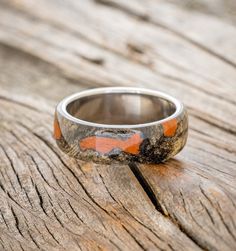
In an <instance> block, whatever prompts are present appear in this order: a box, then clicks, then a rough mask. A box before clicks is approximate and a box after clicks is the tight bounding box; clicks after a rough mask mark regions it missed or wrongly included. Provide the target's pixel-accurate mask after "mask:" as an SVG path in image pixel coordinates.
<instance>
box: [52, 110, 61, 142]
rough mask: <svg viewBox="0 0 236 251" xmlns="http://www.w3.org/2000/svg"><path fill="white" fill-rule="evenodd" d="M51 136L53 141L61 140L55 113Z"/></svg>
mask: <svg viewBox="0 0 236 251" xmlns="http://www.w3.org/2000/svg"><path fill="white" fill-rule="evenodd" d="M53 136H54V138H55V139H60V138H61V128H60V125H59V122H58V119H57V114H56V113H55V118H54V133H53Z"/></svg>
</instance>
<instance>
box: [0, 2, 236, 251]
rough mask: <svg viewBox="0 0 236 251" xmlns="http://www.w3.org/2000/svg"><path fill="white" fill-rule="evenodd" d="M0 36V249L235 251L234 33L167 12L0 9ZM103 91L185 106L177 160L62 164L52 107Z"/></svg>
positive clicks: (83, 6) (33, 6)
mask: <svg viewBox="0 0 236 251" xmlns="http://www.w3.org/2000/svg"><path fill="white" fill-rule="evenodd" d="M155 13H161V14H160V15H156V14H155ZM186 20H188V22H185V21H186ZM202 24H204V29H202V27H203V25H202ZM0 26H1V29H0V69H1V72H0V105H1V109H0V118H1V120H0V139H1V140H0V159H1V161H0V201H1V203H0V222H1V223H2V224H1V226H0V230H1V231H0V250H220V251H221V250H235V249H236V210H235V209H236V169H235V167H236V157H235V156H236V143H235V142H236V126H235V125H236V109H235V104H236V101H235V95H236V86H235V80H236V62H235V50H234V48H235V41H236V30H235V26H234V24H232V23H231V24H230V23H229V22H225V20H223V19H219V18H217V17H213V16H209V15H208V16H207V15H205V14H203V13H202V12H200V11H199V10H198V11H195V12H192V11H190V10H189V9H187V8H182V7H177V6H176V5H174V4H173V3H170V2H166V1H153V0H148V1H146V2H145V4H144V3H143V2H141V1H137V0H132V1H116V0H111V1H105V0H97V1H90V0H87V1H82V0H79V1H78V0H68V1H66V2H64V1H56V0H50V1H46V0H41V1H31V0H21V1H15V0H8V1H6V0H2V1H1V2H0ZM212 31H217V32H212ZM110 85H123V86H126V85H129V86H145V87H149V88H153V89H156V90H161V91H165V92H168V93H170V94H172V95H174V96H176V97H177V98H179V99H181V100H183V101H184V102H185V103H186V105H187V107H188V110H189V115H190V133H189V141H188V144H187V146H186V148H185V149H184V151H183V152H182V153H181V154H180V155H178V156H177V157H176V158H174V159H173V160H171V161H169V162H167V163H165V164H161V165H136V164H135V163H132V164H130V165H129V166H126V165H110V166H109V165H95V164H92V163H84V162H81V161H76V160H74V159H71V158H69V157H68V156H66V155H64V154H63V153H62V152H61V151H60V150H59V149H58V148H57V146H56V144H55V142H54V140H53V138H52V124H53V113H54V107H55V105H56V103H57V102H58V101H59V100H60V99H61V98H62V97H64V96H66V95H68V94H70V93H73V92H76V91H79V90H81V89H85V88H90V87H96V86H110Z"/></svg>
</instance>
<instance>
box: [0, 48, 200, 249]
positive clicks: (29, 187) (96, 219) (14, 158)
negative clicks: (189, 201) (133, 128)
mask: <svg viewBox="0 0 236 251" xmlns="http://www.w3.org/2000/svg"><path fill="white" fill-rule="evenodd" d="M0 55H1V57H0V58H1V60H0V62H1V66H3V65H4V67H3V68H1V69H2V75H1V76H2V78H3V79H5V80H4V81H1V84H2V85H3V86H4V88H5V90H4V95H5V96H4V97H3V94H2V92H1V98H0V103H1V111H0V117H1V124H0V125H1V130H0V138H1V144H0V145H1V146H0V156H1V157H0V158H1V164H0V165H1V166H0V184H1V188H0V193H1V195H0V200H1V206H0V211H1V216H0V219H1V223H2V224H1V234H0V236H1V238H2V241H1V244H2V245H3V247H4V250H10V246H9V245H11V244H10V243H11V242H12V239H13V240H14V242H13V245H15V247H14V249H15V250H17V248H16V247H18V246H22V249H24V250H39V249H43V250H45V249H46V250H48V249H50V250H79V249H82V250H99V249H102V250H105V249H108V250H142V249H150V250H154V249H164V250H171V249H177V250H181V249H183V248H185V246H186V247H188V248H189V250H200V248H198V246H197V245H196V244H194V242H192V241H191V240H190V239H189V238H188V237H186V235H185V234H183V233H182V232H181V231H180V230H179V229H178V227H177V226H176V225H175V224H173V223H172V222H171V221H170V220H169V219H167V218H166V217H164V216H163V215H162V214H160V212H158V211H157V210H156V209H155V207H154V205H153V204H152V203H151V201H150V199H149V198H148V196H147V195H146V193H145V192H144V190H143V188H142V187H141V186H140V184H139V183H138V181H137V180H136V178H135V176H134V175H133V173H132V172H131V170H130V169H129V168H128V167H127V166H122V165H120V166H117V165H112V166H105V165H103V166H102V165H94V164H91V163H83V162H80V161H79V162H77V161H75V160H74V159H71V158H69V157H68V156H66V155H64V154H62V153H61V152H60V150H59V149H58V147H57V146H56V144H55V142H54V140H53V138H52V135H51V134H52V133H51V126H52V120H53V110H54V106H55V103H56V100H57V99H58V96H61V97H62V96H63V95H64V93H63V92H62V89H65V88H68V89H69V90H70V91H72V90H73V89H74V88H75V87H76V89H78V88H81V86H80V85H77V86H75V85H74V84H73V83H69V81H68V82H67V83H65V79H64V77H63V76H61V74H58V72H57V70H55V68H54V66H52V65H48V64H46V63H44V62H43V61H39V60H38V59H37V58H35V57H32V56H29V55H27V54H25V53H22V52H19V51H17V50H14V49H13V48H10V47H6V46H1V47H0ZM3 59H4V60H3ZM19 65H20V67H22V69H27V80H25V78H24V76H25V72H24V71H18V73H17V74H18V77H17V78H16V79H15V80H14V78H15V75H14V76H13V75H12V69H16V68H17V67H19ZM53 72H54V74H53ZM55 78H56V80H57V81H53V80H55ZM43 79H47V81H49V82H50V85H49V86H48V87H47V85H45V81H42V80H43ZM32 80H34V82H32ZM4 82H5V84H6V86H5V85H4ZM7 83H11V84H10V85H11V86H10V87H7ZM19 85H20V86H21V85H22V86H23V88H22V89H21V88H19ZM32 85H33V86H32ZM27 86H28V87H27ZM7 88H9V89H8V90H7ZM13 88H19V89H20V92H21V93H18V96H20V97H21V100H16V99H14V97H13V98H12V99H10V94H11V92H12V90H13ZM40 88H42V89H43V88H46V90H48V88H52V90H55V91H54V92H47V95H46V94H43V92H39V89H40ZM57 90H58V92H57ZM7 92H8V96H7V95H6V93H7ZM29 93H30V95H31V97H32V98H35V99H36V98H38V97H39V95H41V100H42V101H41V102H40V101H39V102H37V104H36V103H34V102H32V103H31V104H30V102H29V100H28V101H27V102H25V103H24V101H23V98H24V97H27V95H28V94H29ZM48 99H50V100H51V102H52V103H53V105H50V104H48V109H46V110H45V111H43V110H42V111H40V110H39V109H40V104H41V103H43V102H46V100H48ZM30 105H31V106H30ZM121 188H122V191H121Z"/></svg>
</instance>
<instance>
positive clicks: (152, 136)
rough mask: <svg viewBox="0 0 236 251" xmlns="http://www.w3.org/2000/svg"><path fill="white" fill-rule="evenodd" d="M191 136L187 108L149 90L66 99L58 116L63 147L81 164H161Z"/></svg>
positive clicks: (103, 92)
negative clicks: (91, 162)
mask: <svg viewBox="0 0 236 251" xmlns="http://www.w3.org/2000/svg"><path fill="white" fill-rule="evenodd" d="M187 135H188V116H187V112H186V109H185V107H184V106H183V104H182V103H181V102H179V101H178V100H177V99H175V98H173V97H171V96H169V95H167V94H164V93H161V92H157V91H153V90H148V89H142V88H127V87H126V88H123V87H108V88H97V89H91V90H87V91H83V92H79V93H76V94H74V95H71V96H69V97H67V98H65V99H63V100H62V101H61V102H60V103H59V104H58V106H57V107H56V111H55V119H54V138H55V139H56V141H57V144H58V146H59V147H60V148H61V149H62V150H63V151H64V152H66V153H68V154H69V155H70V156H72V157H75V158H78V159H81V160H87V161H90V160H91V161H94V162H100V163H111V162H112V161H120V162H126V163H129V162H132V161H137V162H140V163H160V162H164V161H166V160H168V159H169V158H171V157H173V156H174V155H176V154H177V153H178V152H180V151H181V150H182V148H183V147H184V146H185V143H186V140H187Z"/></svg>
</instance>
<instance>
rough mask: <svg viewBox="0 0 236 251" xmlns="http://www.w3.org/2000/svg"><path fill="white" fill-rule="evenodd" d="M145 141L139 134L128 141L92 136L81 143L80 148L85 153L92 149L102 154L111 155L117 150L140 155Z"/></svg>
mask: <svg viewBox="0 0 236 251" xmlns="http://www.w3.org/2000/svg"><path fill="white" fill-rule="evenodd" d="M142 141H143V139H142V137H141V135H140V134H139V133H135V134H133V135H132V136H131V137H130V138H128V139H126V140H122V139H115V138H109V137H96V136H91V137H88V138H84V139H82V140H81V141H80V143H79V145H80V148H81V149H82V150H83V151H84V150H87V149H92V150H95V151H97V152H100V153H102V154H106V153H109V152H110V151H112V150H113V149H115V148H119V149H121V150H122V151H123V152H127V153H131V154H138V153H139V147H140V144H141V143H142Z"/></svg>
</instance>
